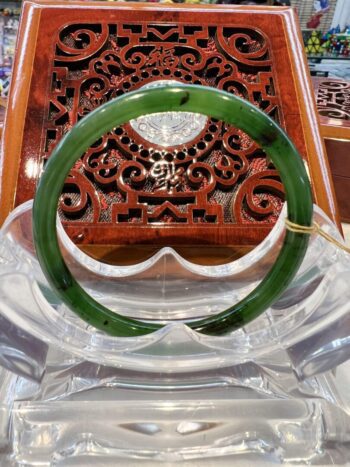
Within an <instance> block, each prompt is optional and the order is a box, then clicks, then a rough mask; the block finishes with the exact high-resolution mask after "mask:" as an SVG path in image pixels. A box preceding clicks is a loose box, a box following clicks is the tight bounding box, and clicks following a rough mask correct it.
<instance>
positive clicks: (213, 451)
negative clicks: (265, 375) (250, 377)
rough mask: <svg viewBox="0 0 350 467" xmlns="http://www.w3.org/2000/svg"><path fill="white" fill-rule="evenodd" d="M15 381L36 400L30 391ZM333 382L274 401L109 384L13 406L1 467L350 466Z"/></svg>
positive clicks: (251, 394)
mask: <svg viewBox="0 0 350 467" xmlns="http://www.w3.org/2000/svg"><path fill="white" fill-rule="evenodd" d="M8 376H9V375H8ZM10 380H11V377H9V380H8V381H7V382H8V383H10V385H12V388H13V389H15V388H16V386H17V388H18V389H20V391H23V390H24V387H23V386H25V385H26V384H27V388H26V389H25V390H26V391H27V393H28V394H29V392H30V384H31V383H28V382H25V381H24V380H23V379H22V378H18V377H14V376H13V377H12V381H10ZM334 382H335V379H334V377H333V376H332V375H331V374H328V375H326V376H322V377H319V378H313V382H312V385H318V392H319V394H320V393H321V392H322V393H323V397H295V398H293V397H287V398H285V397H283V398H282V397H280V398H278V394H275V395H274V396H269V397H268V396H266V395H263V394H259V393H257V392H256V391H253V390H251V389H249V388H248V387H246V388H245V387H243V386H239V385H237V384H231V385H230V384H226V385H220V384H219V385H218V386H216V387H210V386H207V387H204V386H203V387H202V388H200V387H193V388H192V389H191V388H189V387H188V388H187V389H184V388H178V389H176V388H175V387H171V388H170V386H169V389H168V390H165V388H163V389H161V390H159V389H158V390H156V389H153V390H147V389H146V388H145V387H143V388H141V387H135V388H131V387H129V388H125V387H124V388H123V387H119V388H116V387H113V384H112V385H111V384H104V385H102V386H99V387H97V386H98V385H97V386H95V388H94V389H90V390H87V391H84V390H82V389H81V388H80V390H79V392H76V393H74V394H73V393H72V392H71V393H70V395H69V396H68V397H67V398H66V399H64V400H57V399H56V400H46V401H44V400H35V397H33V396H31V399H32V400H26V401H13V402H12V403H10V402H9V401H8V403H7V404H3V405H2V406H1V408H0V415H1V417H0V420H1V421H0V465H4V466H9V467H10V466H16V467H17V466H28V467H29V466H62V467H63V466H64V467H70V466H82V467H83V466H84V467H85V466H89V465H94V466H115V465H136V464H137V465H138V464H141V465H147V466H148V465H149V466H152V465H155V464H156V463H158V462H160V463H165V465H167V466H169V465H173V463H174V464H178V463H179V462H180V464H181V465H189V466H190V465H191V466H192V465H193V466H199V465H200V466H202V465H203V466H206V465H210V466H214V465H215V466H218V465H232V462H236V463H237V462H238V464H237V465H240V466H241V465H242V466H244V465H245V463H247V465H270V464H276V463H286V464H304V463H308V464H312V465H329V464H331V465H344V464H346V462H347V460H349V459H350V416H349V415H348V413H347V412H346V410H345V408H344V407H342V406H341V403H340V402H339V401H338V402H337V394H336V390H335V388H334ZM265 383H267V384H268V381H267V382H265ZM21 385H22V387H21V388H19V386H21ZM34 386H35V385H34ZM34 386H33V385H32V388H31V389H32V390H33V389H34ZM15 392H16V389H15ZM34 393H35V390H34V391H33V392H32V394H34Z"/></svg>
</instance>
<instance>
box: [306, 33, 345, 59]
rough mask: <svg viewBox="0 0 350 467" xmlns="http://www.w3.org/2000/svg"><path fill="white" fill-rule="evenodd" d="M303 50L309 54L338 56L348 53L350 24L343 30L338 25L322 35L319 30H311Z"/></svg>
mask: <svg viewBox="0 0 350 467" xmlns="http://www.w3.org/2000/svg"><path fill="white" fill-rule="evenodd" d="M305 51H306V53H307V54H309V55H322V56H325V57H327V56H332V57H333V56H339V57H347V56H349V55H350V26H346V28H345V29H344V31H343V32H341V29H340V27H339V26H337V27H336V28H332V29H330V30H329V31H328V32H327V33H326V34H324V35H323V36H322V33H321V31H312V33H311V35H310V36H309V38H308V39H307V41H306V45H305Z"/></svg>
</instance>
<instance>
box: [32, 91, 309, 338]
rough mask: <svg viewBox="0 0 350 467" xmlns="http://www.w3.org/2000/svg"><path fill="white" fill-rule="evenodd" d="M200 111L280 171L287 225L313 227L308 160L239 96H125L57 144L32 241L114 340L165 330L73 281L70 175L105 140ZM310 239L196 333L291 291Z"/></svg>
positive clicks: (303, 238) (288, 245)
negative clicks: (61, 207)
mask: <svg viewBox="0 0 350 467" xmlns="http://www.w3.org/2000/svg"><path fill="white" fill-rule="evenodd" d="M167 111H183V112H197V113H201V114H204V115H208V116H211V117H213V118H216V119H218V120H223V121H225V122H226V123H230V124H231V125H234V126H235V127H236V128H239V129H241V130H243V131H244V132H245V133H247V134H248V135H249V136H250V137H251V138H252V139H253V140H255V141H256V142H257V143H258V144H259V145H260V146H261V147H262V148H263V149H264V151H265V152H266V154H267V155H268V156H269V157H270V159H271V160H272V162H273V163H274V165H275V167H276V168H277V170H278V171H279V173H280V176H281V179H282V182H283V184H284V187H285V191H286V201H287V205H288V219H289V220H291V221H292V222H294V223H296V224H300V225H305V226H309V225H311V222H312V209H313V208H312V206H313V203H312V195H311V188H310V183H309V179H308V176H307V173H306V170H305V167H304V164H303V161H302V159H301V157H300V156H299V154H298V152H297V150H296V149H295V147H294V145H293V144H292V143H291V141H290V140H289V139H288V137H287V135H286V134H285V133H284V132H283V130H282V129H281V128H280V127H279V126H278V125H277V124H276V123H275V122H274V121H273V120H272V119H271V118H269V117H268V116H267V115H266V114H264V113H263V112H262V111H260V110H259V109H257V108H256V107H254V106H253V105H252V104H250V103H249V102H247V101H244V100H242V99H240V98H238V97H236V96H234V95H232V94H229V93H227V92H224V91H219V90H216V89H213V88H208V87H204V86H189V85H187V86H184V85H179V86H162V87H158V88H154V89H145V90H142V91H135V92H131V93H128V94H125V95H123V96H121V97H118V98H117V99H114V100H112V101H109V102H107V103H106V104H104V105H102V106H101V107H99V108H97V109H96V110H94V111H93V112H91V113H89V114H88V115H87V116H86V117H84V118H83V119H82V120H81V121H80V122H79V123H77V124H76V125H75V126H74V128H72V130H71V131H69V133H67V134H66V135H65V136H64V138H62V140H61V141H60V143H59V144H58V145H57V146H56V148H55V149H54V151H53V153H52V154H51V156H50V159H49V161H48V163H47V164H46V166H45V170H44V172H43V174H42V176H41V178H40V182H39V185H38V189H37V192H36V196H35V200H34V206H33V236H34V243H35V248H36V252H37V257H38V260H39V263H40V266H41V268H42V271H43V273H44V275H45V276H46V279H47V281H48V282H49V284H50V285H51V287H52V289H53V290H54V292H55V293H57V295H58V296H59V297H60V299H61V300H62V301H63V302H64V303H65V304H66V305H67V306H68V307H69V308H70V309H71V310H72V311H73V312H74V313H76V314H77V315H78V316H80V318H82V319H83V320H84V321H86V322H88V323H89V324H90V325H92V326H94V327H96V328H98V329H101V330H103V331H105V332H106V333H108V334H110V335H113V336H120V337H131V336H140V335H144V334H148V333H151V332H154V331H156V330H158V329H160V328H161V327H162V325H159V324H153V323H147V322H143V321H138V320H135V319H130V318H126V317H124V316H121V315H119V314H117V313H115V312H113V311H111V310H109V309H108V308H106V307H105V306H103V305H101V304H100V303H98V302H96V301H95V300H94V299H93V298H92V297H91V296H90V295H89V294H87V293H86V292H85V290H84V289H83V288H82V287H81V286H80V285H79V284H78V282H77V281H76V280H75V279H74V277H73V276H72V274H71V272H70V271H69V269H68V268H67V266H66V264H65V262H64V260H63V257H62V254H61V251H60V248H59V244H58V238H57V231H56V216H57V212H56V211H57V206H58V202H59V198H60V196H61V192H62V189H63V185H64V182H65V180H66V178H67V176H68V174H69V171H70V170H71V168H72V167H73V165H74V164H75V162H76V161H77V160H78V159H79V158H80V157H81V155H82V154H83V153H84V152H85V151H86V150H87V149H88V148H89V147H90V146H91V145H92V144H93V143H94V142H95V141H96V140H97V139H99V138H100V137H101V136H102V135H104V134H105V133H107V132H108V131H111V130H112V129H113V128H115V127H117V126H119V125H121V124H123V123H126V122H128V121H130V120H132V119H135V118H137V117H139V116H141V115H146V114H150V113H156V112H167ZM308 241H309V235H308V234H304V233H294V232H290V231H287V232H286V236H285V239H284V243H283V246H282V249H281V251H280V253H279V255H278V257H277V259H276V261H275V263H274V265H273V266H272V268H271V270H270V271H269V272H268V274H267V275H266V276H265V278H264V279H263V280H262V282H261V283H260V284H259V285H258V286H257V287H256V288H255V289H254V290H253V291H252V292H251V293H250V294H249V295H248V296H247V297H246V298H244V299H243V300H241V301H240V302H238V303H237V304H235V305H232V306H231V307H229V308H228V309H226V310H224V311H222V312H220V313H218V314H217V315H215V316H210V317H209V318H206V319H201V320H195V321H191V322H187V323H186V324H187V326H189V327H191V328H192V329H194V330H195V331H198V332H201V333H204V334H210V335H222V334H226V333H228V332H231V331H233V330H235V329H237V328H239V327H241V326H244V325H245V324H247V323H248V322H249V321H252V320H253V319H254V318H256V317H257V316H259V315H260V314H261V313H263V312H264V311H265V310H266V309H267V308H268V307H269V306H270V305H271V304H272V303H273V302H275V301H276V300H277V299H278V297H279V296H280V295H281V294H282V292H283V291H284V290H285V289H286V288H287V287H288V285H289V284H290V282H291V281H292V279H293V277H294V276H295V274H296V272H297V271H298V268H299V266H300V264H301V262H302V260H303V258H304V255H305V253H306V249H307V245H308Z"/></svg>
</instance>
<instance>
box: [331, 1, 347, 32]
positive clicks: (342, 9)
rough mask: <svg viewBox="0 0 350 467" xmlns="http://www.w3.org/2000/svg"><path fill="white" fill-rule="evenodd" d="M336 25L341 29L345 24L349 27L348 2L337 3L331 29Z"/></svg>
mask: <svg viewBox="0 0 350 467" xmlns="http://www.w3.org/2000/svg"><path fill="white" fill-rule="evenodd" d="M338 24H339V25H340V27H341V28H344V27H345V26H346V25H347V24H349V25H350V0H338V1H337V7H336V9H335V14H334V17H333V22H332V27H336V26H338Z"/></svg>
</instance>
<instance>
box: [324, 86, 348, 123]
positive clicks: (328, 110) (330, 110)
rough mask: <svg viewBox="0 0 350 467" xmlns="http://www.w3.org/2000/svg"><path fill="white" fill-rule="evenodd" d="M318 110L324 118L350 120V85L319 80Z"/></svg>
mask: <svg viewBox="0 0 350 467" xmlns="http://www.w3.org/2000/svg"><path fill="white" fill-rule="evenodd" d="M316 101H317V109H318V112H319V114H320V115H321V116H322V117H328V118H335V119H339V120H350V83H349V82H346V81H340V80H332V79H324V80H319V84H318V89H317V93H316Z"/></svg>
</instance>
